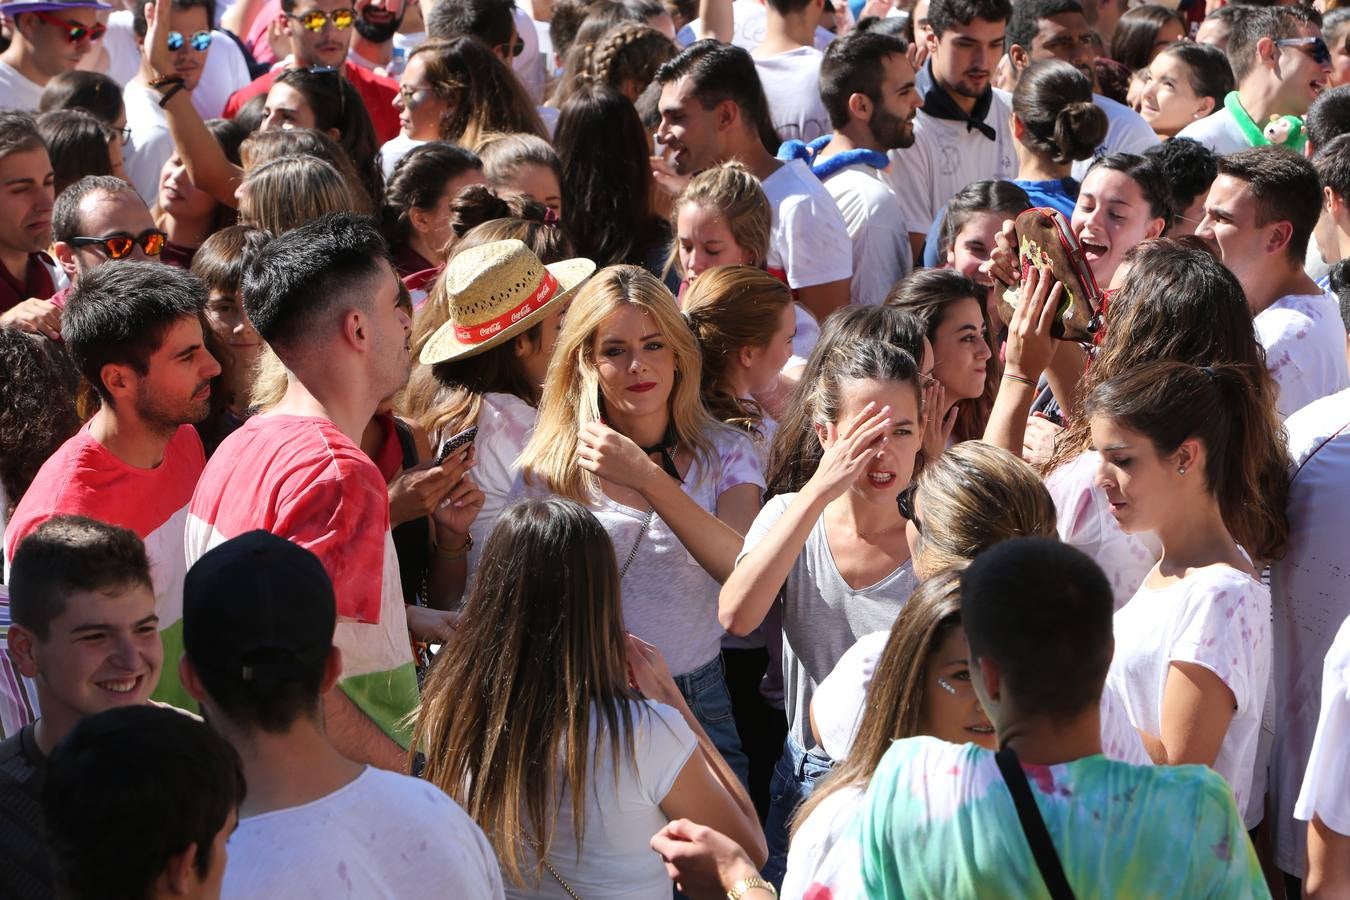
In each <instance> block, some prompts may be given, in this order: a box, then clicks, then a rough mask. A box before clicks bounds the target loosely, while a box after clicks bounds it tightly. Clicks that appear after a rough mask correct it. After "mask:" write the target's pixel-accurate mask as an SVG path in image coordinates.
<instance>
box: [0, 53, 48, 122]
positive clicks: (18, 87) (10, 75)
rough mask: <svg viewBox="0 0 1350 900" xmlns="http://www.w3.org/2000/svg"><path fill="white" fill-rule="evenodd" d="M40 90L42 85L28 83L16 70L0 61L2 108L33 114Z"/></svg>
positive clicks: (40, 95)
mask: <svg viewBox="0 0 1350 900" xmlns="http://www.w3.org/2000/svg"><path fill="white" fill-rule="evenodd" d="M42 90H43V86H42V85H40V84H35V83H33V82H31V81H29V80H28V78H27V76H25V75H24V74H23V73H21V72H20V71H19V70H18V69H16V68H14V67H13V66H11V65H10V64H9V63H7V62H5V61H4V60H0V97H3V98H4V101H3V103H4V106H6V107H7V108H9V109H18V110H22V111H24V112H30V113H35V112H37V108H38V101H39V100H41V99H42Z"/></svg>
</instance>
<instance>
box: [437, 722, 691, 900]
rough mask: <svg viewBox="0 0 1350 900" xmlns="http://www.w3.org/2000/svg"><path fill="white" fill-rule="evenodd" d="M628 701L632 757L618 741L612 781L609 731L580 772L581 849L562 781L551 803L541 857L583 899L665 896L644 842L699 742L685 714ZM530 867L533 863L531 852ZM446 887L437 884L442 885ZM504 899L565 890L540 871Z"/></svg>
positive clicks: (660, 872)
mask: <svg viewBox="0 0 1350 900" xmlns="http://www.w3.org/2000/svg"><path fill="white" fill-rule="evenodd" d="M630 705H631V707H632V709H633V755H632V757H631V758H630V757H629V755H628V753H627V752H626V751H625V750H624V745H623V743H622V742H621V743H620V766H619V771H618V773H617V775H618V778H617V785H616V779H615V775H616V773H615V771H614V767H613V758H612V756H611V755H610V753H609V738H608V736H605V737H604V738H603V743H601V744H600V745H599V746H600V753H599V758H598V759H597V761H596V763H595V765H593V766H592V768H591V771H590V772H589V773H588V774H587V780H586V812H585V815H586V822H585V825H586V829H585V837H584V839H583V841H582V845H581V847H580V848H579V849H580V853H578V847H577V840H576V833H575V825H574V822H573V819H572V794H571V792H570V791H569V790H568V789H567V786H566V784H564V786H563V790H562V796H561V797H560V798H559V800H558V824H557V830H556V831H555V832H554V836H553V849H552V850H551V851H550V853H549V857H548V862H549V864H550V865H552V866H553V868H554V869H556V870H557V872H558V875H559V876H561V877H562V879H563V880H564V881H566V882H567V883H568V884H569V885H571V887H572V890H573V891H575V892H576V894H577V896H579V897H585V898H586V900H596V898H615V900H617V898H624V900H630V898H631V900H670V878H669V877H668V876H667V875H666V869H665V866H664V865H663V864H662V862H661V857H659V856H657V855H656V854H655V853H653V852H652V850H651V847H650V842H651V839H652V835H654V834H656V832H658V831H660V830H661V828H662V827H664V826H665V824H666V822H667V821H669V820H668V819H667V818H666V814H665V813H663V812H662V811H661V803H662V801H664V800H665V799H666V795H668V794H669V793H670V789H671V788H672V787H673V786H674V785H675V779H676V778H677V777H678V776H679V774H680V771H681V770H682V769H683V768H684V767H685V764H686V763H688V762H689V759H690V757H692V756H693V755H694V754H695V753H696V752H698V744H697V741H696V740H695V738H694V733H693V732H692V731H690V730H689V726H688V725H687V724H685V721H684V718H683V717H682V716H681V715H680V714H679V713H678V712H676V711H675V710H674V709H672V708H670V707H669V706H665V705H663V704H660V703H654V702H652V701H650V700H640V701H632V702H631V704H630ZM596 722H597V720H596V717H595V715H594V710H592V716H591V742H592V743H591V746H592V747H595V746H597V743H596V742H597V738H596V731H597V729H596ZM634 763H636V764H634ZM529 866H530V868H533V858H532V857H531V858H530V861H529ZM527 871H529V869H527ZM449 886H450V883H446V882H442V885H441V887H442V888H448V887H449ZM424 887H425V888H426V889H427V891H429V893H428V894H427V895H428V896H431V895H435V894H436V893H437V891H436V889H434V888H433V886H431V885H426V886H424ZM454 893H455V896H456V897H458V896H459V895H458V893H457V892H454ZM443 895H444V896H449V894H443ZM506 896H507V897H509V898H512V900H517V898H534V897H552V898H557V900H568V894H567V892H565V891H564V890H563V888H562V885H560V884H558V882H557V880H556V879H554V878H553V876H552V875H550V874H549V873H548V870H547V869H545V870H544V876H543V880H542V881H540V883H539V885H538V887H537V888H531V889H521V888H517V887H515V886H513V885H511V884H509V883H508V884H507V886H506Z"/></svg>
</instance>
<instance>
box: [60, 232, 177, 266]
mask: <svg viewBox="0 0 1350 900" xmlns="http://www.w3.org/2000/svg"><path fill="white" fill-rule="evenodd" d="M168 239H169V236H168V235H167V234H165V233H164V232H162V231H159V230H157V229H154V228H151V229H149V230H147V231H143V232H141V233H140V234H139V235H137V236H136V237H132V236H131V235H129V234H126V233H120V234H109V235H105V236H104V237H73V238H71V239H70V241H69V243H70V245H71V246H72V247H100V248H102V250H103V252H104V253H106V254H108V258H109V259H124V258H125V257H128V256H130V255H131V251H132V250H134V249H136V247H137V246H139V247H140V248H141V249H142V250H144V251H145V255H146V256H159V252H160V251H161V250H163V249H164V242H165V241H167V240H168Z"/></svg>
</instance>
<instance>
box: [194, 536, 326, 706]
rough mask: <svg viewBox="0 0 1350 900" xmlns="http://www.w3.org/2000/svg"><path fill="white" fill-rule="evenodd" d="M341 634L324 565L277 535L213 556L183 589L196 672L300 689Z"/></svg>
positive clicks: (236, 541)
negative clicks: (335, 633)
mask: <svg viewBox="0 0 1350 900" xmlns="http://www.w3.org/2000/svg"><path fill="white" fill-rule="evenodd" d="M336 627H337V601H336V599H335V598H334V596H333V582H332V580H331V579H330V578H329V577H328V572H327V570H325V569H324V567H323V563H321V562H319V558H318V557H317V556H315V555H314V554H313V553H311V552H310V551H308V550H306V549H305V548H304V547H301V546H299V545H298V544H293V543H291V542H290V541H288V540H286V539H285V538H283V537H280V536H279V535H275V534H272V533H271V532H270V531H250V532H248V533H246V534H242V535H240V536H239V537H236V538H233V539H231V540H228V541H226V542H225V543H223V544H221V545H219V546H218V547H214V548H213V549H211V550H209V551H207V552H206V554H205V555H203V556H202V558H201V559H199V560H197V562H196V563H195V564H194V565H193V566H192V568H191V569H189V570H188V573H187V579H186V581H185V582H184V584H183V649H184V651H185V653H186V654H187V658H188V659H189V660H191V661H192V665H193V666H194V667H195V668H197V669H200V670H206V671H209V672H211V673H213V674H216V675H218V676H223V677H226V678H231V679H238V680H240V681H249V682H262V683H272V684H277V683H285V682H293V681H299V680H301V679H302V678H303V677H304V676H305V675H308V674H312V673H315V672H318V671H321V670H322V668H323V665H324V661H325V660H326V659H327V658H328V652H329V650H330V649H331V648H332V646H333V630H334V628H336Z"/></svg>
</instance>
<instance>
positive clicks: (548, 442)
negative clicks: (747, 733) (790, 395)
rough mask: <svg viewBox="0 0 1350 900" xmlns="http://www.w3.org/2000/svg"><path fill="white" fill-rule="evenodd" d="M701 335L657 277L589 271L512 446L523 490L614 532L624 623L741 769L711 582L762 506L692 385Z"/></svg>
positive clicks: (730, 434)
mask: <svg viewBox="0 0 1350 900" xmlns="http://www.w3.org/2000/svg"><path fill="white" fill-rule="evenodd" d="M701 372H702V361H701V359H700V355H699V349H698V344H697V342H695V340H694V336H693V334H691V333H690V331H689V326H688V325H686V324H685V321H684V318H683V317H682V316H681V315H680V312H679V309H678V307H677V306H676V305H675V298H674V297H672V296H671V295H670V292H669V291H667V290H666V289H665V287H664V286H663V285H662V284H661V283H660V282H659V281H657V280H656V278H655V277H654V276H652V275H651V274H650V273H648V272H646V271H645V270H643V269H640V268H638V267H636V266H611V267H609V268H607V269H602V270H601V271H600V272H598V273H597V274H596V275H595V276H594V277H593V278H592V279H591V280H590V281H589V282H588V283H587V284H586V286H585V287H583V288H582V289H581V290H580V291H579V292H578V293H577V296H576V299H575V300H574V301H572V307H571V309H570V310H569V311H568V313H567V319H566V321H565V322H564V324H563V330H562V334H561V335H559V337H558V343H557V347H556V348H555V350H554V354H553V361H552V364H551V365H550V366H549V371H548V378H547V380H546V381H545V382H544V395H543V400H542V402H541V403H540V406H539V421H538V424H537V425H536V426H535V430H534V434H533V435H532V436H531V437H530V441H529V443H528V444H527V445H526V447H525V451H524V453H522V454H521V457H520V468H521V472H522V474H523V476H524V480H525V488H526V491H527V492H533V493H538V494H546V493H553V494H557V495H558V496H561V497H566V498H567V499H570V500H576V501H577V502H580V503H584V504H586V505H587V506H588V507H589V508H590V509H591V510H592V511H593V512H594V513H595V514H596V516H597V517H598V518H599V519H600V522H601V524H603V525H604V526H605V530H606V531H607V532H608V533H609V535H610V537H611V539H612V540H613V542H614V548H615V551H616V553H617V554H618V556H619V563H620V574H621V576H622V581H623V606H624V623H625V625H626V626H627V628H628V630H629V631H631V632H632V633H634V634H635V635H637V636H638V637H640V638H642V639H644V640H646V641H649V642H650V643H652V644H654V645H656V647H657V648H659V649H660V651H661V652H662V654H663V655H664V656H665V658H666V660H667V661H668V662H669V664H670V668H671V671H672V672H674V673H675V678H676V682H677V684H679V687H680V690H681V692H682V693H683V695H684V697H685V698H686V699H687V700H688V701H689V703H690V705H691V706H692V707H693V709H694V712H695V713H696V714H697V715H698V717H699V721H700V722H702V723H703V726H704V728H706V729H707V730H708V733H709V735H710V736H711V737H712V740H713V742H714V743H715V744H716V745H717V748H718V749H719V750H720V751H722V753H723V755H724V756H725V757H726V758H727V760H728V762H729V763H731V765H732V767H733V768H734V769H735V770H736V772H737V775H738V776H740V778H741V779H742V781H744V780H745V779H746V777H747V775H746V760H745V756H744V754H743V753H742V752H741V742H740V737H739V736H738V735H737V733H736V729H735V726H734V724H733V723H732V720H731V699H730V697H729V695H728V693H727V687H726V683H725V681H724V679H723V675H722V664H721V659H720V657H719V655H718V652H719V650H720V649H721V641H722V634H723V631H722V627H721V626H720V625H719V624H718V621H717V591H718V587H719V585H720V584H721V583H722V582H723V581H724V580H726V577H727V576H728V575H729V574H730V573H731V569H732V566H733V565H734V563H735V560H736V552H737V550H739V548H740V546H741V535H742V534H744V532H745V529H746V528H748V527H749V525H750V523H751V522H752V521H753V520H754V518H755V514H756V513H757V512H758V510H759V503H760V492H761V490H762V489H763V487H764V478H763V475H762V474H761V473H760V467H759V458H758V456H757V454H756V453H755V449H754V447H753V446H752V445H751V443H750V440H749V438H747V437H746V436H745V435H744V434H743V433H740V432H738V431H736V430H734V429H732V428H728V427H727V426H725V425H721V424H720V423H718V422H717V421H715V420H714V419H713V418H712V417H711V416H710V415H708V411H707V410H706V409H705V408H704V406H703V402H702V400H701V397H700V379H701Z"/></svg>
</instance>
